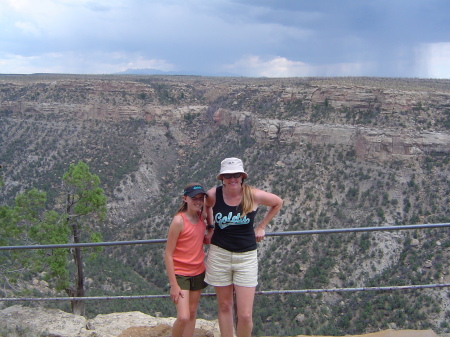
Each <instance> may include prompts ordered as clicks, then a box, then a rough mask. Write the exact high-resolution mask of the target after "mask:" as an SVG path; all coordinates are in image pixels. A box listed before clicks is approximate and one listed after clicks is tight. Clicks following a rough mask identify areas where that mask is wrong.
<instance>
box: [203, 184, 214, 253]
mask: <svg viewBox="0 0 450 337" xmlns="http://www.w3.org/2000/svg"><path fill="white" fill-rule="evenodd" d="M215 204H216V188H215V187H213V188H211V189H210V190H209V191H208V192H207V194H206V199H205V213H206V226H207V227H206V228H208V230H207V231H208V232H207V233H206V235H205V240H204V241H203V242H204V243H205V244H207V245H209V244H210V243H211V238H212V236H213V234H214V227H213V226H214V218H213V211H212V208H213V207H214V205H215Z"/></svg>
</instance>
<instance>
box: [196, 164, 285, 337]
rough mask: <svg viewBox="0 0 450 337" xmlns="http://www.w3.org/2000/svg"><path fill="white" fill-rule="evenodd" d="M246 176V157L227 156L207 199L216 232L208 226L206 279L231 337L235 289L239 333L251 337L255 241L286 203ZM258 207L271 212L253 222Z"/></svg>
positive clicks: (225, 334) (221, 322)
mask: <svg viewBox="0 0 450 337" xmlns="http://www.w3.org/2000/svg"><path fill="white" fill-rule="evenodd" d="M247 178H248V175H247V173H246V172H245V171H244V166H243V163H242V160H240V159H239V158H226V159H224V160H223V161H222V163H221V167H220V173H219V174H218V176H217V179H218V180H222V186H219V187H213V188H211V189H210V190H209V191H208V192H207V195H206V200H205V206H206V210H207V213H208V217H207V219H208V227H209V226H211V224H214V230H213V231H212V230H209V231H208V236H207V242H209V240H210V242H211V246H210V249H209V253H208V258H207V262H206V277H205V281H206V283H208V284H210V285H212V286H214V289H215V291H216V295H217V302H218V311H219V312H218V320H219V328H220V333H221V336H222V337H233V327H234V324H233V310H232V307H233V289H234V292H235V294H236V307H237V326H236V336H237V337H250V336H251V333H252V328H253V319H252V311H253V300H254V297H255V289H256V285H257V284H258V256H257V251H256V243H257V242H261V241H262V240H263V239H264V236H265V228H266V226H267V224H268V223H269V222H270V221H271V220H272V219H273V217H274V216H275V215H276V214H277V213H278V212H279V211H280V208H281V206H282V204H283V200H281V198H280V197H278V196H276V195H275V194H272V193H268V192H265V191H262V190H259V189H257V188H253V187H251V186H249V185H247V184H245V183H244V180H245V179H247ZM259 205H263V206H267V207H268V211H267V213H266V215H265V217H264V218H263V219H262V221H261V222H260V223H259V224H258V225H257V226H255V224H254V221H255V215H256V212H257V210H258V206H259ZM211 235H212V237H211Z"/></svg>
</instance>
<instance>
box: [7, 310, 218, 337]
mask: <svg viewBox="0 0 450 337" xmlns="http://www.w3.org/2000/svg"><path fill="white" fill-rule="evenodd" d="M174 321H175V318H173V317H169V318H162V317H161V318H157V317H153V316H150V315H146V314H144V313H142V312H138V311H134V312H123V313H112V314H106V315H98V316H96V317H95V318H93V319H89V320H88V319H86V318H85V317H83V316H77V315H73V314H70V313H66V312H64V311H62V310H57V309H44V308H28V307H23V306H20V305H14V306H11V307H8V308H5V309H3V310H0V328H7V329H11V330H15V329H16V327H22V328H26V329H28V330H29V331H30V333H35V334H38V333H47V334H48V335H49V336H52V337H94V336H95V337H117V336H119V335H121V337H124V336H126V334H125V335H124V333H130V337H141V336H142V337H143V336H170V327H171V326H172V324H173V322H174ZM167 327H168V330H169V332H168V334H165V331H166V330H167ZM127 329H130V330H128V332H127ZM138 333H141V334H138ZM195 336H197V337H213V336H219V326H218V323H217V320H215V321H206V320H203V319H197V324H196V334H195ZM8 337H15V336H14V335H11V336H8Z"/></svg>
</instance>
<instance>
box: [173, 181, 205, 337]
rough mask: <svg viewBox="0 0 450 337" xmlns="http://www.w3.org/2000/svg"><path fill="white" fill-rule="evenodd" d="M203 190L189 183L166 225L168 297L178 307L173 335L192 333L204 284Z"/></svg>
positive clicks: (186, 335)
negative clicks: (170, 220) (176, 209)
mask: <svg viewBox="0 0 450 337" xmlns="http://www.w3.org/2000/svg"><path fill="white" fill-rule="evenodd" d="M205 195H206V192H205V190H204V189H203V187H202V186H201V185H199V184H189V185H187V186H186V187H185V189H184V192H183V197H182V198H183V203H182V205H181V207H180V208H179V209H178V211H177V213H176V214H175V216H174V217H173V220H172V223H171V224H170V227H169V234H168V237H167V243H166V249H165V254H164V261H165V264H166V271H167V276H168V277H169V283H170V298H171V299H172V301H173V302H174V303H175V305H176V307H177V319H176V320H175V322H174V324H173V327H172V336H173V337H179V336H184V337H192V336H193V335H194V330H195V321H196V315H197V305H198V301H199V299H200V294H201V292H202V289H204V288H205V287H206V286H207V284H206V283H205V282H204V278H205V264H204V257H205V254H204V251H203V240H204V238H205V229H206V225H205V218H206V215H205V214H204V213H203V203H204V198H205Z"/></svg>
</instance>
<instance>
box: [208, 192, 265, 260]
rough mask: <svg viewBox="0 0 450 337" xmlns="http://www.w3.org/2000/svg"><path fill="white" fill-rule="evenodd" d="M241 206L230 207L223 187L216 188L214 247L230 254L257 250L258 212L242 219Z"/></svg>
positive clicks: (212, 239) (212, 240)
mask: <svg viewBox="0 0 450 337" xmlns="http://www.w3.org/2000/svg"><path fill="white" fill-rule="evenodd" d="M239 208H240V206H228V205H227V204H226V203H225V201H224V200H223V192H222V186H219V187H217V188H216V203H215V205H214V207H213V214H214V234H213V236H212V238H211V243H212V244H213V245H216V246H219V247H221V248H223V249H226V250H228V251H230V252H235V253H243V252H248V251H251V250H255V249H256V238H255V231H254V229H253V224H254V221H255V215H256V212H257V211H258V210H256V211H252V212H251V213H248V214H246V215H245V216H244V217H243V218H241V212H240V210H239Z"/></svg>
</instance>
